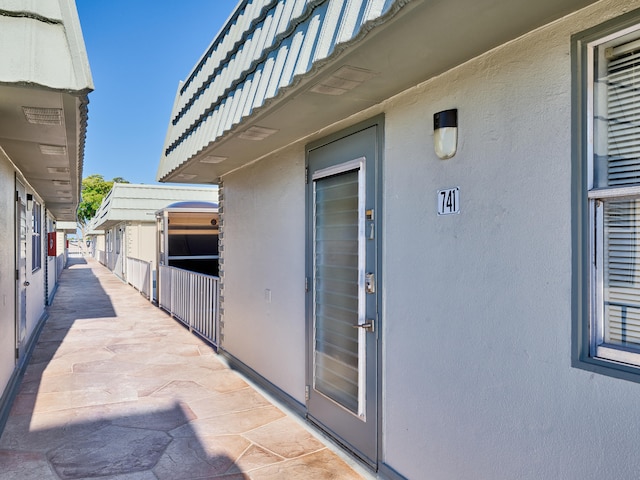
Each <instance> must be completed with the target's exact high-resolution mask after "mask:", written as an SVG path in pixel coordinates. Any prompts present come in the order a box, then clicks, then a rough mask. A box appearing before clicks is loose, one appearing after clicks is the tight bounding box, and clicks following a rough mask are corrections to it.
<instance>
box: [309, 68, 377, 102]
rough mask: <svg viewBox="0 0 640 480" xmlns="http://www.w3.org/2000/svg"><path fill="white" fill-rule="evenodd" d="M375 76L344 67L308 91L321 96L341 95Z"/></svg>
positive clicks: (367, 72)
mask: <svg viewBox="0 0 640 480" xmlns="http://www.w3.org/2000/svg"><path fill="white" fill-rule="evenodd" d="M373 76H375V74H374V73H373V72H372V71H371V70H365V69H363V68H356V67H351V66H349V65H345V66H344V67H341V68H339V69H338V70H336V71H335V72H333V74H332V75H331V76H330V77H329V78H325V79H324V80H322V81H321V82H320V83H316V84H315V85H314V86H313V87H311V89H310V91H312V92H314V93H320V94H322V95H342V94H343V93H346V92H348V91H349V90H353V89H354V88H356V87H357V86H359V85H361V84H362V83H364V82H366V81H367V80H369V79H370V78H372V77H373Z"/></svg>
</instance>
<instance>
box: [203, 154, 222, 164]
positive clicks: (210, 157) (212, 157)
mask: <svg viewBox="0 0 640 480" xmlns="http://www.w3.org/2000/svg"><path fill="white" fill-rule="evenodd" d="M227 158H228V157H219V156H217V155H207V156H206V157H204V158H203V159H202V160H200V163H222V162H224V161H225V160H226V159H227Z"/></svg>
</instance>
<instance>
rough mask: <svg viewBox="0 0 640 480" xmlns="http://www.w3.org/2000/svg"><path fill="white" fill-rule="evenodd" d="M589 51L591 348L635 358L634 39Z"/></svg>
mask: <svg viewBox="0 0 640 480" xmlns="http://www.w3.org/2000/svg"><path fill="white" fill-rule="evenodd" d="M633 35H636V37H637V36H638V35H637V34H633ZM593 53H594V55H593V60H594V77H593V80H594V84H593V120H592V125H593V146H592V147H593V158H592V167H593V175H592V179H593V180H592V185H591V189H590V192H589V199H590V201H591V211H592V215H591V222H592V231H593V232H594V233H593V239H592V250H593V251H595V256H594V264H595V265H594V267H595V268H594V275H593V282H592V283H593V290H594V295H593V296H594V300H595V302H593V303H592V305H594V312H593V315H592V317H593V318H592V321H591V336H592V355H593V356H595V357H599V358H603V359H606V360H612V361H616V362H622V363H627V364H633V365H640V238H639V237H640V235H639V233H640V230H639V229H640V42H637V41H636V39H629V38H622V37H621V38H618V39H614V40H609V41H608V42H607V43H603V44H601V45H598V46H596V47H594V50H593Z"/></svg>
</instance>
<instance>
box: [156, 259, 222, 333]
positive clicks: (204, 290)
mask: <svg viewBox="0 0 640 480" xmlns="http://www.w3.org/2000/svg"><path fill="white" fill-rule="evenodd" d="M158 277H159V292H158V306H159V307H160V308H162V309H163V310H166V311H167V312H169V314H170V315H171V316H173V317H175V318H177V319H178V320H180V321H181V322H182V323H184V324H185V325H186V326H188V327H189V329H190V330H194V331H196V332H197V333H198V334H200V335H201V336H202V337H204V338H205V339H207V340H209V341H210V342H211V343H213V344H214V345H217V344H218V321H219V320H218V319H219V305H220V279H219V277H212V276H211V275H204V274H202V273H196V272H191V271H189V270H182V269H180V268H175V267H167V266H165V265H159V266H158Z"/></svg>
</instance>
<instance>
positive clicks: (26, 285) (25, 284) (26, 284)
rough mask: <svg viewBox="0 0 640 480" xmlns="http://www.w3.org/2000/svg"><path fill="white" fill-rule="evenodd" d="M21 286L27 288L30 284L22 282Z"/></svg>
mask: <svg viewBox="0 0 640 480" xmlns="http://www.w3.org/2000/svg"><path fill="white" fill-rule="evenodd" d="M22 285H24V286H25V287H28V286H29V285H31V284H30V283H29V282H24V283H23V284H22Z"/></svg>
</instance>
